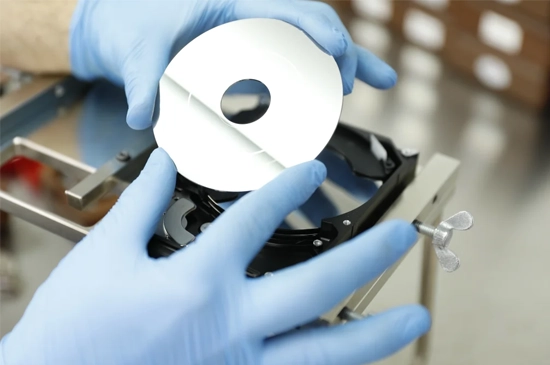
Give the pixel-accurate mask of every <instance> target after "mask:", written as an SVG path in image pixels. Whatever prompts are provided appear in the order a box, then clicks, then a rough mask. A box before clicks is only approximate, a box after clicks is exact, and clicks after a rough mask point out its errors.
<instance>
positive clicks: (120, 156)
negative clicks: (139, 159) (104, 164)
mask: <svg viewBox="0 0 550 365" xmlns="http://www.w3.org/2000/svg"><path fill="white" fill-rule="evenodd" d="M116 159H117V160H119V161H120V162H126V161H128V160H129V159H130V154H129V153H128V152H126V151H120V152H119V153H118V154H117V155H116Z"/></svg>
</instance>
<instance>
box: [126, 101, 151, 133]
mask: <svg viewBox="0 0 550 365" xmlns="http://www.w3.org/2000/svg"><path fill="white" fill-rule="evenodd" d="M146 109H147V108H145V107H144V106H141V105H137V106H133V107H130V108H129V109H128V113H127V114H126V122H127V123H128V126H130V128H132V129H135V130H138V131H140V130H144V129H147V128H149V127H151V125H152V120H151V118H149V117H148V116H147V115H148V114H150V113H148V112H147V111H146Z"/></svg>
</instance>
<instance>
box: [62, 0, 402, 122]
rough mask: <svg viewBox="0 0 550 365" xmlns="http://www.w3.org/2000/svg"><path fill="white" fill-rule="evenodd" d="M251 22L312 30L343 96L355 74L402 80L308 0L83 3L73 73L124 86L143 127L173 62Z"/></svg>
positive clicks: (326, 9) (375, 80)
mask: <svg viewBox="0 0 550 365" xmlns="http://www.w3.org/2000/svg"><path fill="white" fill-rule="evenodd" d="M245 18H275V19H279V20H282V21H286V22H288V23H290V24H293V25H294V26H297V27H299V28H300V29H302V30H303V31H304V32H306V34H308V35H309V36H310V37H311V38H312V39H314V40H315V41H316V42H317V43H318V44H319V45H320V46H321V47H322V48H323V49H324V50H325V51H326V52H327V53H329V54H331V55H332V56H334V57H335V58H336V61H337V63H338V65H339V67H340V70H341V73H342V80H343V85H344V92H345V94H348V93H350V92H351V91H352V89H353V84H354V78H355V77H357V78H358V79H360V80H362V81H364V82H366V83H368V84H370V85H372V86H373V87H376V88H381V89H386V88H390V87H392V86H393V85H394V84H395V82H396V74H395V71H394V70H393V69H392V68H390V67H389V66H388V65H386V64H385V63H384V62H382V61H381V60H380V59H378V58H377V57H376V56H374V55H373V54H372V53H370V52H368V51H366V50H365V49H363V48H361V47H359V46H357V45H355V44H354V43H353V41H352V39H351V37H350V35H349V33H348V32H347V30H346V29H345V27H344V25H343V24H342V22H341V20H340V19H339V17H338V15H337V14H336V12H335V11H334V10H333V9H332V8H331V7H330V6H329V5H327V4H325V3H321V2H316V1H310V0H185V1H174V0H169V1H168V0H132V1H120V0H79V2H78V5H77V8H76V10H75V13H74V16H73V20H72V25H71V33H70V57H71V65H72V69H73V72H74V74H75V75H76V76H77V77H80V78H82V79H85V80H92V79H96V78H107V79H109V80H110V81H112V82H115V83H117V84H118V85H124V87H125V90H126V95H127V97H128V103H129V110H128V115H127V122H128V124H129V125H130V126H131V127H132V128H135V129H144V128H147V127H149V126H150V125H151V123H152V116H153V111H154V104H155V98H156V95H157V89H158V82H159V80H160V77H161V76H162V74H163V73H164V70H165V69H166V66H167V65H168V63H169V62H170V60H171V59H172V57H173V56H174V55H175V54H176V53H177V52H178V51H179V50H180V49H181V48H183V47H184V46H185V45H186V44H187V43H189V42H190V41H191V40H192V39H194V38H195V37H197V36H199V35H200V34H202V33H204V32H206V31H207V30H209V29H211V28H213V27H215V26H218V25H221V24H223V23H227V22H230V21H234V20H237V19H245ZM205 81H206V80H205Z"/></svg>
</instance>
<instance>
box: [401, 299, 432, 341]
mask: <svg viewBox="0 0 550 365" xmlns="http://www.w3.org/2000/svg"><path fill="white" fill-rule="evenodd" d="M402 310H405V311H406V313H405V318H404V321H405V323H404V326H403V333H404V334H405V336H407V337H409V339H414V338H417V337H419V336H422V335H424V334H425V333H427V332H428V331H429V330H430V329H431V327H432V318H431V315H430V312H429V311H428V309H426V308H425V307H423V306H421V305H410V306H407V307H404V308H402Z"/></svg>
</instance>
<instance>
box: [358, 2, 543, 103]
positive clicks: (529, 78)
mask: <svg viewBox="0 0 550 365" xmlns="http://www.w3.org/2000/svg"><path fill="white" fill-rule="evenodd" d="M535 2H536V3H540V4H530V3H535ZM528 3H529V4H528ZM352 9H353V11H354V12H355V14H356V15H358V16H360V17H364V18H366V19H370V20H373V21H376V22H381V23H384V24H386V25H387V26H388V27H389V28H390V29H392V30H393V31H394V32H395V33H397V34H398V35H399V36H401V37H402V38H404V39H406V40H407V41H409V42H411V43H413V44H416V45H418V46H420V47H422V48H424V49H427V50H429V51H431V52H433V53H435V54H438V55H439V56H440V57H441V58H442V59H443V60H444V61H445V62H446V64H448V65H449V66H451V67H453V68H454V69H456V70H457V71H459V72H462V73H464V74H466V75H467V76H468V77H469V78H471V79H474V80H476V81H477V82H478V83H480V84H481V85H483V86H485V87H486V88H488V89H491V90H493V91H495V92H498V93H500V94H502V95H506V96H508V97H512V98H514V99H515V100H518V101H520V102H522V103H523V104H525V105H527V106H529V107H532V108H535V109H542V108H543V107H544V106H545V105H546V104H547V103H548V102H549V100H550V26H549V23H548V20H547V18H548V17H550V13H548V14H547V13H546V10H550V0H538V1H534V0H529V1H520V0H492V1H488V0H487V1H476V0H472V1H468V0H393V1H392V0H352ZM534 12H535V13H537V14H539V15H538V16H536V17H535V16H533V14H532V13H534ZM547 15H548V16H547Z"/></svg>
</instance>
